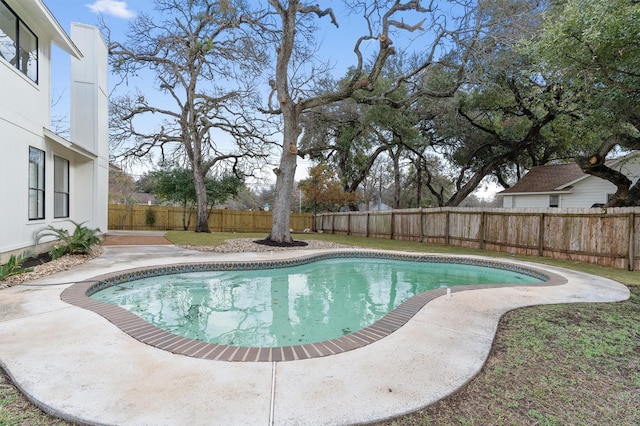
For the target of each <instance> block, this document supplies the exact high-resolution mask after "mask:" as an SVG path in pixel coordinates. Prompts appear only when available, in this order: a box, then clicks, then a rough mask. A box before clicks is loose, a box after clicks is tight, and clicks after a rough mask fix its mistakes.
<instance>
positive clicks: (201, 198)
mask: <svg viewBox="0 0 640 426" xmlns="http://www.w3.org/2000/svg"><path fill="white" fill-rule="evenodd" d="M193 184H194V186H195V188H196V206H197V208H196V219H197V220H196V232H207V233H209V232H211V231H210V230H209V215H208V212H207V204H208V202H207V190H206V188H205V186H204V177H203V176H202V173H200V168H199V167H196V166H195V165H194V167H193Z"/></svg>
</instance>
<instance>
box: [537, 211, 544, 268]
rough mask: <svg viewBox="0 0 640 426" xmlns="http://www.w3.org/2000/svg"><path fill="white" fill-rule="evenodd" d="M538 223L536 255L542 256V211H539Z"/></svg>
mask: <svg viewBox="0 0 640 426" xmlns="http://www.w3.org/2000/svg"><path fill="white" fill-rule="evenodd" d="M539 217H540V224H539V225H538V256H540V257H542V256H544V213H540V216H539Z"/></svg>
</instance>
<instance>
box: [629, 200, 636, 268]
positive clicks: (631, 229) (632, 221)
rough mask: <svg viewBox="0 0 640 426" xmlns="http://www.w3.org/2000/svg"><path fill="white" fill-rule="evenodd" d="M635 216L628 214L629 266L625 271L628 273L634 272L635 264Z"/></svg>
mask: <svg viewBox="0 0 640 426" xmlns="http://www.w3.org/2000/svg"><path fill="white" fill-rule="evenodd" d="M635 223H636V220H635V214H634V213H633V212H631V213H629V266H628V267H627V269H628V270H629V271H633V270H634V262H635V257H636V254H635V239H636V238H635V237H636V230H635Z"/></svg>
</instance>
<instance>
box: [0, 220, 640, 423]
mask: <svg viewBox="0 0 640 426" xmlns="http://www.w3.org/2000/svg"><path fill="white" fill-rule="evenodd" d="M166 237H167V238H168V239H169V240H171V241H172V242H174V243H175V244H181V245H182V244H185V245H219V244H223V243H224V241H225V240H227V239H228V238H256V239H260V238H264V237H265V235H264V234H231V233H228V234H220V233H212V234H196V233H193V232H182V231H172V232H169V233H167V235H166ZM295 238H296V239H320V240H326V241H333V242H336V243H342V244H350V245H354V246H359V247H366V248H375V249H383V250H402V251H411V252H432V253H445V254H476V255H487V256H492V257H497V258H500V257H502V258H505V257H508V256H509V255H508V254H504V253H494V252H485V251H481V250H472V249H463V248H458V247H448V246H439V245H432V244H424V243H417V242H406V241H391V240H382V239H366V238H358V237H350V236H339V235H327V234H304V235H295ZM515 258H516V259H520V260H526V261H534V262H538V263H544V264H550V265H553V266H558V267H564V268H568V269H574V270H578V271H581V272H587V273H591V274H594V275H599V276H603V277H606V278H611V279H614V280H616V281H619V282H622V283H624V284H626V285H628V286H629V287H630V289H631V298H630V299H629V300H627V301H625V302H620V303H601V304H563V305H551V306H535V307H530V308H522V309H518V310H515V311H512V312H509V313H508V314H506V315H505V316H504V317H503V318H502V320H501V321H500V325H499V328H498V332H497V335H496V338H495V341H494V344H493V349H492V351H491V354H490V355H489V358H488V360H487V363H486V364H485V366H484V368H483V369H482V371H481V372H480V374H478V376H476V377H475V378H474V379H473V380H471V381H470V382H469V383H468V384H467V385H466V386H465V387H463V388H462V389H460V390H459V391H458V392H457V393H455V394H453V395H451V396H449V397H448V398H445V399H444V400H442V401H440V402H438V403H436V404H433V405H431V406H429V407H426V408H425V409H423V410H421V411H418V412H416V413H412V414H408V415H405V416H402V417H400V418H397V419H394V420H390V421H386V422H382V423H380V425H385V426H404V425H461V426H464V425H637V424H640V272H629V271H626V270H621V269H612V268H604V267H599V266H595V265H587V264H581V263H576V262H568V261H560V260H554V259H546V258H538V257H533V256H526V257H525V256H516V257H515ZM68 424H69V423H66V422H64V421H61V420H58V419H55V418H53V417H50V416H47V415H46V414H44V413H42V412H41V411H40V410H39V409H38V408H37V407H35V406H33V405H31V404H29V403H28V402H27V401H26V399H25V398H24V397H23V396H22V395H21V394H20V393H19V392H18V391H17V390H16V389H15V388H14V387H13V386H11V385H10V383H9V382H8V380H7V378H6V376H2V375H1V374H0V425H68Z"/></svg>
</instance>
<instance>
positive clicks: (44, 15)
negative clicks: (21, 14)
mask: <svg viewBox="0 0 640 426" xmlns="http://www.w3.org/2000/svg"><path fill="white" fill-rule="evenodd" d="M20 7H22V8H23V9H25V10H26V12H27V13H29V15H30V16H31V17H32V18H33V19H34V20H35V21H36V22H37V23H38V24H40V28H41V29H43V30H44V31H45V32H46V34H47V35H48V36H49V37H51V42H52V43H53V44H55V45H56V46H58V47H59V48H60V49H62V50H63V51H65V52H67V53H68V54H70V55H71V56H73V57H74V58H76V59H81V58H82V56H83V55H82V52H81V51H80V49H78V47H77V46H76V45H75V43H74V42H73V41H72V40H71V38H70V37H69V35H68V34H67V33H66V31H65V30H64V29H63V28H62V26H61V25H60V23H59V22H58V20H57V19H56V18H55V16H53V13H51V11H50V10H49V8H47V6H46V5H45V4H44V3H43V2H42V0H26V1H25V0H22V1H21V2H20Z"/></svg>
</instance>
